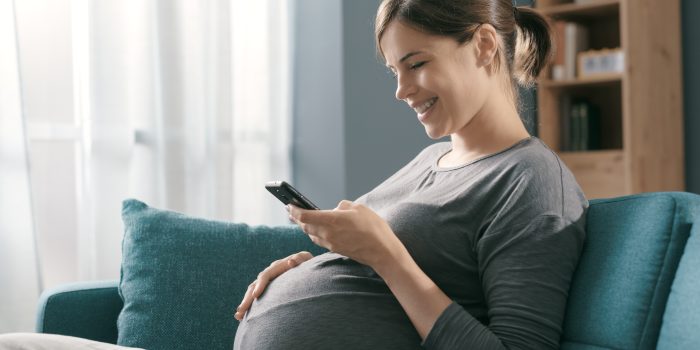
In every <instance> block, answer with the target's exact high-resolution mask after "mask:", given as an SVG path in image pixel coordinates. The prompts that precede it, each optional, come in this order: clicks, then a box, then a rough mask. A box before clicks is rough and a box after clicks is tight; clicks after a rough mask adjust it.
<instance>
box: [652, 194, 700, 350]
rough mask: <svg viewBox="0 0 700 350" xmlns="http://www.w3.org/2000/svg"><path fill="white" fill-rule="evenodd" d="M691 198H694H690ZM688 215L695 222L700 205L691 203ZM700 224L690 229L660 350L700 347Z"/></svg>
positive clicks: (687, 209) (699, 212)
mask: <svg viewBox="0 0 700 350" xmlns="http://www.w3.org/2000/svg"><path fill="white" fill-rule="evenodd" d="M686 196H687V197H690V196H691V195H686ZM686 203H687V204H686V205H685V206H684V208H685V210H684V213H683V214H684V216H686V217H688V220H687V222H693V221H694V220H693V219H696V218H697V216H699V215H700V204H698V203H697V201H695V202H692V201H687V202H686ZM699 267H700V225H698V224H697V223H694V224H693V225H692V226H690V238H689V239H688V244H686V246H685V250H684V251H683V257H682V258H681V262H680V265H679V266H678V271H676V277H675V279H674V280H673V284H672V285H671V294H670V295H669V297H668V303H667V304H666V312H665V313H664V320H663V324H662V326H661V334H660V336H659V342H658V344H657V349H659V350H685V349H697V348H698V347H699V346H700V268H699Z"/></svg>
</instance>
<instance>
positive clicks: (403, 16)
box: [375, 0, 552, 86]
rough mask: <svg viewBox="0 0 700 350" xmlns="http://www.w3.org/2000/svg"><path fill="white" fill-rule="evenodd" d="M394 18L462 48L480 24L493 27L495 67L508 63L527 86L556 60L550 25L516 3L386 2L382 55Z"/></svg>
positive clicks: (378, 28)
mask: <svg viewBox="0 0 700 350" xmlns="http://www.w3.org/2000/svg"><path fill="white" fill-rule="evenodd" d="M395 19H397V20H399V21H401V22H403V23H404V24H407V25H410V26H412V27H414V28H416V29H418V30H420V31H422V32H425V33H429V34H435V35H443V36H448V37H451V38H453V39H455V40H456V41H457V42H458V43H460V44H464V43H467V42H469V41H470V40H471V39H472V37H473V35H474V32H475V31H476V30H477V28H479V26H480V25H482V24H485V23H488V24H490V25H492V26H493V27H494V28H495V29H496V31H497V32H498V34H499V35H500V36H501V38H502V45H499V50H498V51H499V53H498V54H497V55H496V56H495V60H494V68H495V69H496V70H498V69H499V67H500V66H501V65H502V62H501V59H505V61H506V62H505V65H504V66H505V67H506V69H507V72H508V76H509V77H511V78H514V79H515V81H517V82H518V83H519V84H520V85H523V86H529V85H532V83H534V81H535V79H536V78H537V76H538V75H539V74H540V72H541V71H542V69H543V68H544V67H545V65H546V64H547V63H548V62H549V60H550V58H551V55H552V40H551V29H550V27H549V25H548V24H547V21H546V20H545V19H544V17H542V15H540V14H539V13H537V12H536V11H535V10H533V9H531V8H527V7H514V6H513V4H512V2H511V0H384V1H382V3H381V5H379V10H378V11H377V18H376V22H375V39H376V44H377V50H378V52H379V53H380V54H382V55H383V53H382V51H381V47H380V46H379V41H380V40H381V38H382V35H383V34H384V32H385V31H386V29H387V27H388V26H389V24H390V23H391V21H393V20H395ZM501 57H502V58H501Z"/></svg>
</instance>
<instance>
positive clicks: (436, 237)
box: [234, 0, 588, 350]
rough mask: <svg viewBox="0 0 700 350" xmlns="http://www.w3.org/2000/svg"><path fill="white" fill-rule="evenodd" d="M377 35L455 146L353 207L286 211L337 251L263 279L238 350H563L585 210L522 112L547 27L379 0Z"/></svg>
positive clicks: (410, 92) (505, 14)
mask: <svg viewBox="0 0 700 350" xmlns="http://www.w3.org/2000/svg"><path fill="white" fill-rule="evenodd" d="M375 32H376V42H377V48H378V50H379V52H380V54H381V56H382V57H383V58H384V60H385V62H386V66H387V67H388V69H389V70H391V72H392V73H393V75H394V76H395V78H396V84H397V89H396V98H397V99H398V100H400V101H403V102H406V103H407V104H408V105H409V106H410V107H411V108H412V109H413V110H414V111H415V113H416V116H417V118H418V120H419V122H420V123H421V124H422V125H423V126H424V128H425V130H426V132H427V134H428V135H429V136H430V137H431V138H433V139H438V138H441V137H443V136H448V135H449V136H450V141H449V142H443V143H436V144H433V145H431V146H429V147H427V148H425V149H424V150H423V151H422V152H420V153H419V154H418V155H417V156H416V157H415V158H414V159H413V160H412V161H410V162H409V163H408V164H407V165H405V166H404V167H403V168H402V169H400V170H399V171H398V172H397V173H395V174H394V175H392V176H391V177H390V178H388V179H387V180H386V181H384V182H383V183H382V184H380V185H379V186H377V187H376V188H374V189H373V190H372V191H370V192H369V193H367V194H365V195H363V196H362V197H360V198H358V199H357V200H355V201H354V202H349V201H342V202H340V204H339V205H338V206H337V207H336V208H335V209H333V210H321V211H310V210H303V209H300V208H297V207H293V206H291V207H289V208H288V209H289V213H290V218H291V219H292V220H293V221H295V222H296V223H297V224H299V225H300V226H301V228H302V229H303V230H304V232H306V233H307V234H308V236H309V238H310V239H311V240H312V241H313V242H314V243H316V244H318V245H320V246H322V247H325V248H327V249H328V250H329V251H330V252H329V253H326V254H323V255H319V256H316V257H311V255H310V254H309V253H306V252H302V253H299V254H295V255H292V256H290V257H288V258H286V259H282V260H279V261H277V262H274V263H272V264H271V265H270V267H269V268H267V269H266V270H265V271H263V272H261V273H260V275H259V276H258V279H257V280H256V281H254V282H253V283H252V284H251V285H250V287H249V288H248V291H247V292H246V295H245V297H244V299H243V301H242V303H241V305H240V306H239V307H238V310H237V312H236V315H235V317H236V318H237V319H238V320H240V325H239V327H238V332H237V334H236V338H235V344H234V349H263V350H265V349H421V348H426V349H558V347H559V341H560V337H561V334H562V323H563V319H564V311H565V306H566V300H567V295H568V290H569V285H570V282H571V278H572V275H573V273H574V270H575V268H576V264H577V261H578V258H579V255H580V252H581V248H582V245H583V240H584V235H585V221H584V220H585V211H586V208H587V206H588V203H587V201H586V199H585V198H584V196H583V194H582V192H581V190H580V188H579V186H578V185H577V183H576V181H575V179H574V177H573V176H572V174H571V173H570V172H569V170H568V169H567V168H566V166H565V165H564V164H563V163H562V162H561V160H560V159H559V158H558V157H557V155H556V154H555V153H554V152H552V151H551V150H550V149H549V148H547V146H545V145H544V144H543V143H542V142H541V141H540V140H539V139H537V138H535V137H532V136H530V135H529V134H528V132H527V130H526V129H525V127H524V125H523V122H522V121H521V119H520V117H519V114H518V108H517V106H518V99H517V96H518V95H517V86H518V84H521V85H527V84H530V83H531V82H533V80H534V79H535V78H536V76H537V75H538V74H539V73H540V71H541V70H542V68H543V67H544V65H545V64H546V63H547V60H548V58H549V56H550V53H551V41H550V31H549V27H548V26H547V23H546V22H545V20H544V19H543V18H542V17H541V16H540V15H539V14H537V13H536V12H534V11H533V10H531V9H527V8H515V7H513V5H512V4H511V1H510V0H385V1H383V2H382V4H381V5H380V8H379V11H378V13H377V18H376V29H375Z"/></svg>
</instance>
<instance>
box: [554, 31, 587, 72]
mask: <svg viewBox="0 0 700 350" xmlns="http://www.w3.org/2000/svg"><path fill="white" fill-rule="evenodd" d="M552 28H553V29H554V40H555V53H554V62H553V64H552V77H551V79H552V80H569V79H576V73H577V60H578V54H579V53H580V52H583V51H585V50H587V49H588V46H589V39H588V36H589V34H588V28H587V27H585V26H583V25H581V24H578V23H575V22H567V21H554V23H553V25H552Z"/></svg>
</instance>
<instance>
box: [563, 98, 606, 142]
mask: <svg viewBox="0 0 700 350" xmlns="http://www.w3.org/2000/svg"><path fill="white" fill-rule="evenodd" d="M560 108H561V113H562V115H561V118H562V120H561V128H562V133H561V137H562V140H561V150H562V151H568V152H579V151H591V150H598V149H600V148H601V144H600V139H601V137H600V134H601V127H600V108H598V107H597V106H596V105H594V104H592V103H590V102H588V101H585V100H575V99H573V98H572V97H571V96H568V95H565V96H562V97H561V100H560Z"/></svg>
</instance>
